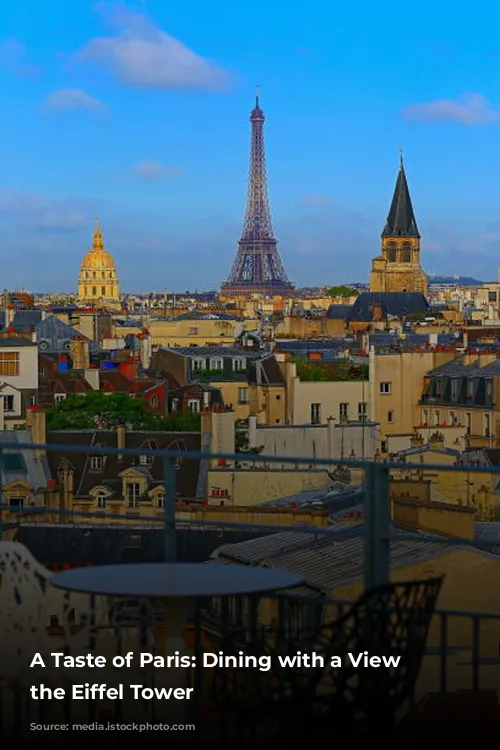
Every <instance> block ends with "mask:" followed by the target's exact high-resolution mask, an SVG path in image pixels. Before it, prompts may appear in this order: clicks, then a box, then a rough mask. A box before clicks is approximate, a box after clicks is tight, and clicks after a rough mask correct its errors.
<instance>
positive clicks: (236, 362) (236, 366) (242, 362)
mask: <svg viewBox="0 0 500 750" xmlns="http://www.w3.org/2000/svg"><path fill="white" fill-rule="evenodd" d="M246 369H247V362H246V359H233V370H234V372H241V371H242V370H246Z"/></svg>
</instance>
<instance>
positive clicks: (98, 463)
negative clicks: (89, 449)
mask: <svg viewBox="0 0 500 750" xmlns="http://www.w3.org/2000/svg"><path fill="white" fill-rule="evenodd" d="M103 466H104V456H91V457H90V468H91V470H92V471H100V470H101V469H102V467H103Z"/></svg>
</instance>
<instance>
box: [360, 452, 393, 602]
mask: <svg viewBox="0 0 500 750" xmlns="http://www.w3.org/2000/svg"><path fill="white" fill-rule="evenodd" d="M389 495H390V491H389V468H388V466H387V464H382V463H379V462H373V463H370V464H368V466H367V468H366V470H365V503H364V543H365V550H364V553H365V554H364V558H365V589H369V588H373V587H374V586H380V585H382V584H384V583H388V582H389V568H390V565H389V545H390V541H389V534H390V529H391V501H390V497H389Z"/></svg>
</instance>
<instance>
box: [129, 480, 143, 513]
mask: <svg viewBox="0 0 500 750" xmlns="http://www.w3.org/2000/svg"><path fill="white" fill-rule="evenodd" d="M140 494H141V486H140V484H139V483H138V482H129V483H128V484H127V504H128V507H129V508H137V507H138V505H139V497H140Z"/></svg>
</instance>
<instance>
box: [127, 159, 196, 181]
mask: <svg viewBox="0 0 500 750" xmlns="http://www.w3.org/2000/svg"><path fill="white" fill-rule="evenodd" d="M133 173H134V175H135V177H138V178H139V179H140V180H166V179H170V178H173V177H180V176H181V175H182V174H184V170H183V169H182V167H169V166H166V165H165V164H162V163H161V162H159V161H143V162H141V163H140V164H136V165H135V167H134V169H133Z"/></svg>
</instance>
